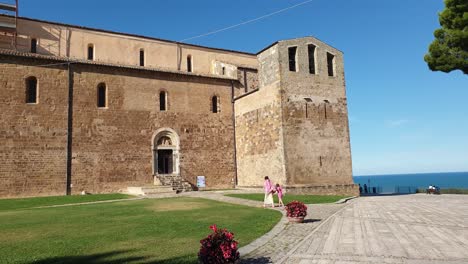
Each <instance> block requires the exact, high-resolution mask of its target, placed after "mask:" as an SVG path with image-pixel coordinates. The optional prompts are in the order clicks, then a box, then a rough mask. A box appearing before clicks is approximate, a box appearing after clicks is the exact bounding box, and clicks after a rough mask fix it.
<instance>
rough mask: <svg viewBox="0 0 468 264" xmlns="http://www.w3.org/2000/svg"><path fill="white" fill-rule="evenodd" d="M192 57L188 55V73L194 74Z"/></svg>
mask: <svg viewBox="0 0 468 264" xmlns="http://www.w3.org/2000/svg"><path fill="white" fill-rule="evenodd" d="M192 66H193V65H192V56H191V55H188V56H187V71H188V72H192V70H193V69H192Z"/></svg>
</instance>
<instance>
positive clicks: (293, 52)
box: [288, 47, 297, 72]
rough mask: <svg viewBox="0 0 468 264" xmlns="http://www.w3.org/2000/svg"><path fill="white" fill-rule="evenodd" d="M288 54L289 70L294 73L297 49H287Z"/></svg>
mask: <svg viewBox="0 0 468 264" xmlns="http://www.w3.org/2000/svg"><path fill="white" fill-rule="evenodd" d="M288 54H289V70H290V71H294V72H295V71H297V65H296V56H297V47H289V48H288Z"/></svg>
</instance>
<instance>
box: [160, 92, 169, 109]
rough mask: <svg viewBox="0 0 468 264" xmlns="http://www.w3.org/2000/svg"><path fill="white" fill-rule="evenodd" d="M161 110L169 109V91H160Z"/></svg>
mask: <svg viewBox="0 0 468 264" xmlns="http://www.w3.org/2000/svg"><path fill="white" fill-rule="evenodd" d="M159 110H160V111H167V92H165V91H161V92H159Z"/></svg>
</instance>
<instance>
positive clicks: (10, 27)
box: [0, 0, 18, 50]
mask: <svg viewBox="0 0 468 264" xmlns="http://www.w3.org/2000/svg"><path fill="white" fill-rule="evenodd" d="M0 12H2V13H5V14H8V15H10V16H5V17H1V20H0V37H1V38H2V39H3V38H5V39H6V40H7V41H8V42H10V43H11V48H13V49H15V50H16V47H17V38H18V32H17V28H18V0H15V1H14V3H11V2H10V3H5V2H0Z"/></svg>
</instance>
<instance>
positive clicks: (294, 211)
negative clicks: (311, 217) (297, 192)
mask: <svg viewBox="0 0 468 264" xmlns="http://www.w3.org/2000/svg"><path fill="white" fill-rule="evenodd" d="M286 214H287V216H288V217H305V216H306V215H307V206H306V205H305V204H304V203H303V202H299V201H292V202H290V203H288V204H287V205H286Z"/></svg>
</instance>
